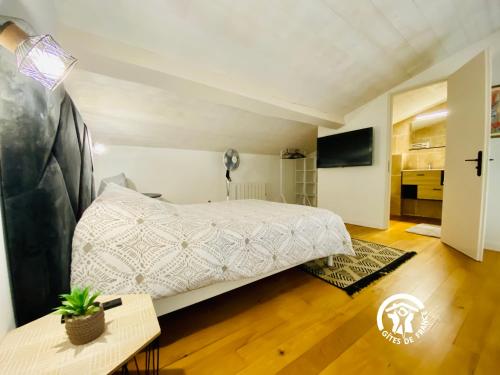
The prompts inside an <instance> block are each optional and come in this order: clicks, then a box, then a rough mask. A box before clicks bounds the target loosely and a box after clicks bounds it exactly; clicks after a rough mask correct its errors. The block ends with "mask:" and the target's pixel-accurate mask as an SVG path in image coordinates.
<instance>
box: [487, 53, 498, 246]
mask: <svg viewBox="0 0 500 375" xmlns="http://www.w3.org/2000/svg"><path fill="white" fill-rule="evenodd" d="M491 83H492V85H500V49H499V50H498V51H496V53H493V62H492V79H491ZM490 158H491V159H494V161H492V162H491V163H490V164H489V169H488V192H487V194H486V196H487V209H486V238H485V244H484V246H485V247H486V248H487V249H490V250H497V251H500V194H499V192H500V138H492V139H491V141H490Z"/></svg>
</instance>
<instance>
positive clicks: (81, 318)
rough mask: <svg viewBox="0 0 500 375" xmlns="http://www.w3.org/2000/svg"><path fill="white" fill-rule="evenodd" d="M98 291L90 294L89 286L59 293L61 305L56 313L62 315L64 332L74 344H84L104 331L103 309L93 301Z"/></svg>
mask: <svg viewBox="0 0 500 375" xmlns="http://www.w3.org/2000/svg"><path fill="white" fill-rule="evenodd" d="M98 296H99V293H93V294H91V293H90V291H89V288H88V287H87V288H85V289H80V288H74V289H72V290H71V293H70V294H61V295H60V298H61V300H62V304H61V306H59V307H57V308H56V309H55V310H56V313H58V314H61V315H62V316H63V317H64V324H65V326H66V333H67V334H68V337H69V341H71V343H72V344H74V345H82V344H86V343H88V342H90V341H92V340H94V339H96V338H97V337H99V336H100V335H101V334H102V333H103V332H104V310H103V308H102V306H101V305H100V304H99V303H97V302H95V299H96V298H97V297H98Z"/></svg>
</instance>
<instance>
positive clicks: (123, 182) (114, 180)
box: [97, 173, 128, 195]
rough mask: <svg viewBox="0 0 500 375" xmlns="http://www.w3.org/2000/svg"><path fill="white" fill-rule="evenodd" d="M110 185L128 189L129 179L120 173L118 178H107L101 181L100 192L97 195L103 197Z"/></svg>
mask: <svg viewBox="0 0 500 375" xmlns="http://www.w3.org/2000/svg"><path fill="white" fill-rule="evenodd" d="M108 184H116V185H118V186H123V187H125V188H126V187H128V186H127V177H125V174H124V173H120V174H118V175H116V176H111V177H106V178H103V179H102V180H101V184H100V185H99V191H98V192H97V195H101V194H102V192H103V191H104V189H105V188H106V186H107V185H108Z"/></svg>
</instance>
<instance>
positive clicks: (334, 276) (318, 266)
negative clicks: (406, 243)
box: [301, 238, 417, 295]
mask: <svg viewBox="0 0 500 375" xmlns="http://www.w3.org/2000/svg"><path fill="white" fill-rule="evenodd" d="M352 245H353V248H354V251H355V253H356V256H351V255H343V254H342V255H336V256H334V258H333V267H328V266H327V264H326V258H321V259H316V260H313V261H310V262H307V263H304V264H303V265H302V266H301V267H302V269H303V270H305V271H306V272H308V273H310V274H312V275H314V276H316V277H319V278H320V279H322V280H324V281H326V282H327V283H329V284H332V285H334V286H336V287H337V288H340V289H342V290H343V291H345V292H346V293H347V294H349V295H352V294H354V293H356V292H359V291H360V290H361V289H363V288H365V287H366V286H368V285H369V284H371V283H372V282H373V281H375V280H377V279H380V278H381V277H383V276H385V275H387V274H388V273H390V272H392V271H394V270H395V269H396V268H398V267H399V266H400V265H401V264H403V263H404V262H406V261H407V260H408V259H410V258H411V257H413V256H414V255H416V254H417V253H416V252H414V251H411V252H407V251H403V250H400V249H395V248H392V247H387V246H384V245H380V244H376V243H372V242H367V241H362V240H357V239H354V238H353V239H352Z"/></svg>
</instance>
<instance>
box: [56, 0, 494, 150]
mask: <svg viewBox="0 0 500 375" xmlns="http://www.w3.org/2000/svg"><path fill="white" fill-rule="evenodd" d="M55 7H56V9H57V14H58V19H59V22H60V25H59V29H58V34H57V37H58V38H59V39H60V40H61V42H62V43H63V44H64V46H65V47H66V48H67V49H69V50H70V51H72V52H73V53H74V54H75V55H76V56H78V57H79V59H80V69H81V70H82V71H81V72H80V73H78V74H74V75H72V76H70V78H69V82H68V87H69V88H70V89H71V91H73V92H74V93H73V92H72V94H73V96H74V97H75V100H76V101H77V104H78V105H79V106H80V107H82V108H86V109H84V110H83V112H84V115H85V114H86V115H87V116H88V119H89V120H88V122H89V126H90V127H91V128H93V129H94V132H95V133H97V134H105V132H106V131H107V130H104V128H103V127H104V126H105V125H104V124H103V123H102V122H101V120H98V118H102V115H103V113H104V112H106V111H104V110H102V109H99V108H97V107H99V106H111V105H112V103H110V100H109V99H106V97H107V98H111V97H113V98H115V97H116V96H117V95H118V96H119V95H122V94H124V91H123V90H121V89H118V88H119V87H121V86H122V83H119V82H121V81H130V82H132V83H135V84H138V85H144V86H152V87H154V88H155V89H158V90H161V91H162V92H164V93H162V94H158V95H159V97H162V98H163V97H165V98H167V97H172V96H175V95H177V94H178V93H181V95H180V97H181V98H180V99H179V98H178V99H176V101H175V102H174V101H167V102H166V103H165V106H170V107H171V109H172V111H170V112H169V113H172V112H174V111H173V108H174V106H180V107H182V108H183V112H184V113H186V114H187V113H188V112H190V111H191V110H192V111H193V112H195V113H196V115H193V116H186V118H189V119H190V120H186V121H185V122H182V123H181V122H179V121H178V118H176V117H168V116H170V115H168V116H167V115H166V114H165V113H160V112H159V108H156V109H151V108H149V107H147V106H144V108H143V107H141V105H142V104H146V103H143V102H144V101H142V102H141V101H140V100H138V101H137V105H135V106H132V105H130V106H129V108H133V109H134V111H135V112H134V113H135V114H136V115H137V116H139V117H140V113H141V112H146V111H152V112H148V115H149V116H150V117H151V118H161V121H160V122H163V121H164V126H166V127H177V128H179V127H182V130H183V131H185V132H187V133H189V129H190V128H191V121H193V122H195V120H194V118H196V119H197V120H196V121H198V120H199V119H200V118H206V117H207V116H208V117H211V119H213V120H214V121H212V122H211V123H210V127H213V135H214V137H215V138H216V137H218V136H219V134H220V133H225V134H227V137H232V138H233V139H234V141H235V142H237V143H238V142H242V141H243V140H242V134H241V133H240V132H239V131H240V130H241V129H242V128H243V127H248V129H245V131H248V132H249V134H250V133H253V132H255V134H267V135H270V136H271V137H272V139H271V140H269V141H268V144H273V143H275V145H274V146H271V145H270V146H266V150H267V151H265V152H270V150H273V152H278V151H279V148H280V147H281V144H278V136H277V134H279V132H280V131H281V130H277V133H273V131H272V130H271V131H270V130H269V128H270V127H272V126H274V124H276V126H277V127H278V129H284V128H287V129H289V130H288V131H289V132H294V131H298V129H305V128H304V126H306V127H307V126H308V125H307V124H309V126H312V125H315V126H317V125H321V126H329V127H339V126H341V123H342V119H343V116H344V115H345V114H346V113H348V112H350V111H351V110H352V109H354V108H357V107H358V106H360V105H362V104H364V103H365V102H367V101H368V100H370V99H372V98H374V97H375V96H377V95H378V94H380V93H382V92H384V91H386V90H387V89H389V88H390V87H393V86H394V85H396V84H398V83H400V82H402V81H404V80H406V79H408V78H409V77H411V76H412V75H415V74H416V73H418V72H420V71H422V70H423V69H425V68H426V67H428V66H430V65H432V64H433V63H434V62H436V61H439V60H441V59H443V58H445V57H447V56H450V55H451V54H453V53H454V52H456V51H458V50H460V49H462V48H464V47H465V46H467V45H468V44H470V43H473V42H475V41H478V40H480V39H482V38H484V37H485V36H487V35H489V34H491V33H492V32H494V31H495V30H497V29H498V28H500V1H498V0H358V1H345V0H307V1H304V0H280V1H269V0H238V1H234V0H210V1H206V0H169V1H163V0H149V1H141V0H122V1H120V2H116V1H103V0H55ZM85 71H88V72H91V73H92V74H90V73H89V75H88V76H86V74H87V72H85ZM99 75H104V76H109V77H111V78H112V79H113V81H112V83H110V84H109V90H112V89H113V88H115V89H116V92H115V93H114V94H111V93H109V92H108V91H109V90H108V91H106V93H107V94H106V97H105V96H104V94H100V90H99V88H100V87H102V85H103V84H102V82H103V81H104V79H102V78H96V77H98V76H99ZM82 77H85V78H84V79H83V78H82ZM87 79H88V81H86V80H87ZM83 81H86V82H88V86H87V87H86V89H83V88H82V89H79V86H80V85H83V83H84V82H83ZM90 82H92V83H90ZM92 85H94V87H93V88H92V89H91V88H90V86H92ZM99 85H101V86H99ZM106 85H108V83H106ZM141 87H142V86H141ZM130 89H134V90H135V89H137V87H136V86H130ZM85 90H93V95H90V94H89V92H88V91H86V92H87V94H83V93H82V94H81V93H80V92H85ZM137 90H139V91H138V93H137V95H139V93H140V92H141V90H145V91H147V90H148V89H147V88H143V89H137ZM103 92H104V90H103ZM96 96H97V97H99V98H96ZM91 100H93V102H91ZM197 100H201V101H202V102H204V103H205V104H206V103H208V102H212V104H213V105H208V104H206V105H204V106H199V104H200V103H199V102H198V101H197ZM181 102H182V103H181ZM96 103H99V105H97V104H96ZM139 103H142V104H139ZM129 104H130V103H129ZM159 107H161V106H159ZM228 107H229V109H228ZM130 110H131V109H130ZM205 111H206V112H205ZM238 111H243V112H244V113H245V114H243V113H239V112H238ZM166 112H168V111H166ZM202 112H203V113H202ZM215 114H216V115H215ZM252 114H253V115H254V116H256V118H255V119H253V117H252V116H253V115H252ZM106 116H110V117H111V118H113V116H112V114H110V113H106ZM226 116H228V117H227V119H226V120H225V118H226ZM130 117H131V118H134V116H130ZM263 117H265V118H267V119H266V120H265V121H264V120H263ZM191 118H193V119H191ZM241 118H246V119H247V121H246V122H239V121H241ZM233 120H235V121H236V122H238V123H235V122H233ZM254 120H255V121H254ZM153 122H154V121H152V122H151V124H150V122H147V121H146V122H145V123H146V124H149V125H142V129H144V131H147V130H148V129H149V130H151V132H150V133H151V134H155V135H161V134H162V133H154V132H153V131H152V130H153V125H152V123H153ZM122 126H124V127H128V126H134V124H133V123H132V121H130V122H129V123H124V125H122ZM297 126H298V127H297ZM177 130H179V129H177ZM198 131H199V126H197V125H193V136H195V135H196V133H197V132H198ZM206 131H207V133H206V134H205V135H208V134H209V133H210V132H211V131H212V128H210V129H207V130H206ZM137 133H138V131H137V129H136V130H132V129H128V128H127V129H126V131H124V132H123V134H131V135H132V134H134V136H133V137H132V136H131V137H128V136H125V135H124V136H123V138H122V139H121V140H120V142H122V143H123V142H126V143H127V144H136V143H141V144H143V143H144V144H149V142H150V140H147V139H146V137H143V138H141V137H139V134H137ZM311 134H312V133H311ZM109 136H110V137H112V136H113V134H109ZM116 137H118V135H116ZM155 138H156V137H155ZM215 138H214V139H215ZM254 138H255V139H258V137H250V136H249V139H254ZM207 139H209V137H208V136H207ZM157 142H159V141H157ZM165 142H166V141H165ZM210 142H212V140H210ZM214 142H215V141H214ZM251 142H254V141H253V140H252V141H251ZM290 142H292V141H291V140H290ZM205 143H206V144H207V145H208V141H207V142H205ZM178 146H179V147H182V146H181V145H178ZM289 146H290V147H292V146H302V145H301V144H298V143H295V144H290V145H289ZM197 147H198V146H197ZM207 147H208V148H210V147H212V146H209V145H208V146H207ZM244 147H247V146H244V145H242V148H241V149H242V151H246V150H244V149H243V148H244ZM205 148H206V147H205ZM254 148H255V149H256V150H258V149H259V148H258V147H254ZM261 151H262V152H264V149H262V150H261Z"/></svg>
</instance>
